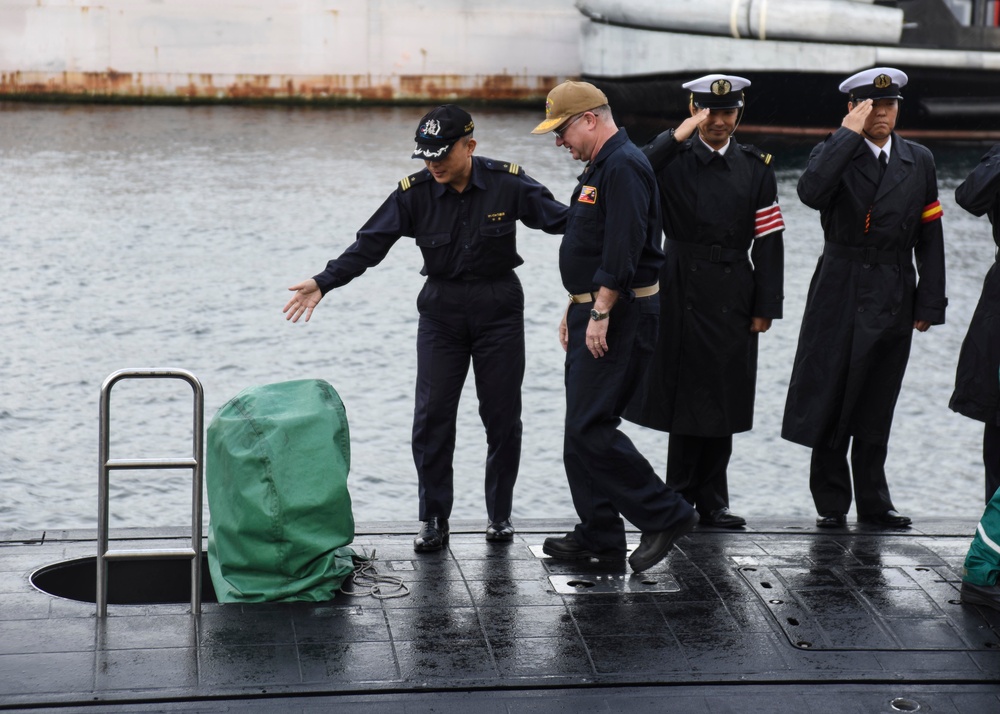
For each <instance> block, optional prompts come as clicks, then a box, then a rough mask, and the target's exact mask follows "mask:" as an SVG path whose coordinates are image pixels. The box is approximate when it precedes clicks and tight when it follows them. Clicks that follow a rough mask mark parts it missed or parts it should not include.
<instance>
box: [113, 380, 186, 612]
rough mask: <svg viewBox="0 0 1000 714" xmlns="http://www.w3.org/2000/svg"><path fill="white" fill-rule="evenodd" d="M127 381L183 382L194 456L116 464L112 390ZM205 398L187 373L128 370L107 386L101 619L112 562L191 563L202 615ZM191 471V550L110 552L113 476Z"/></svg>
mask: <svg viewBox="0 0 1000 714" xmlns="http://www.w3.org/2000/svg"><path fill="white" fill-rule="evenodd" d="M124 379H181V380H184V381H185V382H187V383H188V384H190V385H191V389H192V390H193V391H194V424H193V429H194V432H193V435H194V436H193V439H192V442H193V445H192V446H193V453H192V455H191V457H190V458H187V457H185V458H177V459H111V453H110V452H111V435H110V425H111V388H112V387H113V386H114V385H115V384H117V383H118V382H120V381H122V380H124ZM204 423H205V393H204V390H203V389H202V386H201V382H200V381H198V378H197V377H195V376H194V375H193V374H192V373H191V372H188V371H187V370H184V369H122V370H118V371H117V372H114V373H112V374H111V375H109V376H108V378H107V379H105V380H104V384H103V385H101V420H100V432H101V433H100V471H99V476H98V486H97V596H96V598H95V600H96V602H97V615H98V617H105V616H106V615H107V614H108V567H107V562H108V561H109V560H148V559H164V558H169V559H183V558H190V559H191V612H192V614H198V613H200V612H201V528H202V515H201V511H202V481H203V479H204V453H205V451H204ZM140 469H191V471H192V479H191V480H192V494H191V547H190V548H181V549H167V550H164V549H147V550H141V549H140V550H109V548H108V530H109V528H108V500H109V495H110V494H109V491H110V488H109V487H110V475H111V471H113V470H119V471H121V470H140Z"/></svg>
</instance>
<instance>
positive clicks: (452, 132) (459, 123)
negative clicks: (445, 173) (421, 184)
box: [413, 104, 476, 161]
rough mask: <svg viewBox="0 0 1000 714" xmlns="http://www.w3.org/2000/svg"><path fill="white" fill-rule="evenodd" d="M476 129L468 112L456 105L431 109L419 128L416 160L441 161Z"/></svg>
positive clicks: (443, 105)
mask: <svg viewBox="0 0 1000 714" xmlns="http://www.w3.org/2000/svg"><path fill="white" fill-rule="evenodd" d="M475 128H476V125H475V123H474V122H473V121H472V117H471V116H470V115H469V113H468V112H467V111H465V110H464V109H462V108H461V107H459V106H456V105H454V104H442V105H441V106H440V107H437V108H436V109H431V110H430V111H429V112H427V113H426V114H425V115H424V118H423V119H421V120H420V124H419V125H418V126H417V135H416V137H415V140H416V142H417V145H416V147H414V149H413V158H414V159H424V160H426V161H441V160H442V159H443V158H444V157H446V156H447V155H448V152H449V151H451V149H452V147H454V146H455V142H456V141H458V140H459V139H461V138H462V137H463V136H468V135H469V134H471V133H472V130H473V129H475Z"/></svg>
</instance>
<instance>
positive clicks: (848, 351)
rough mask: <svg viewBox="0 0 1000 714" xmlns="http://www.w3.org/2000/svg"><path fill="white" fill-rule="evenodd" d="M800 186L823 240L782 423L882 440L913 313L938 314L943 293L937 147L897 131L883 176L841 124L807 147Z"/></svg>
mask: <svg viewBox="0 0 1000 714" xmlns="http://www.w3.org/2000/svg"><path fill="white" fill-rule="evenodd" d="M798 194H799V198H800V199H801V200H802V202H803V203H804V204H806V205H807V206H809V207H811V208H816V209H818V210H819V211H820V218H821V221H822V224H823V233H824V237H825V239H826V243H825V246H824V250H823V255H822V256H820V258H819V262H818V263H817V265H816V271H815V273H813V277H812V282H811V284H810V285H809V293H808V296H807V298H806V307H805V313H804V315H803V316H802V327H801V331H800V333H799V342H798V348H797V350H796V353H795V362H794V365H793V367H792V376H791V380H790V382H789V385H788V397H787V399H786V402H785V413H784V420H783V422H782V430H781V435H782V437H784V438H785V439H788V440H789V441H793V442H796V443H799V444H803V445H805V446H818V445H824V444H825V445H828V446H832V445H834V444H837V443H842V440H843V439H844V438H846V437H847V436H854V437H857V438H859V439H861V440H863V441H866V442H869V443H872V444H880V445H885V444H887V443H888V440H889V430H890V428H891V426H892V415H893V410H894V409H895V406H896V399H897V397H898V396H899V388H900V385H901V384H902V381H903V373H904V371H905V369H906V362H907V360H908V359H909V355H910V343H911V340H912V337H913V323H914V321H915V320H926V321H928V322H930V323H931V324H933V325H939V324H943V323H944V313H945V307H946V306H947V304H948V300H947V298H946V297H945V284H944V241H943V237H942V229H941V209H940V204H939V203H938V194H937V176H936V172H935V169H934V158H933V156H931V153H930V151H928V150H927V149H926V148H924V147H923V146H920V145H919V144H915V143H913V142H911V141H906V140H905V139H902V138H901V137H899V136H898V135H896V134H893V135H892V147H891V152H890V158H889V165H888V168H887V170H886V173H885V178H884V179H882V181H881V183H880V182H879V164H878V160H877V159H876V158H875V156H874V154H873V153H872V150H871V149H870V147H869V146H868V145H867V144H866V143H865V141H864V139H863V138H862V136H861V135H860V134H858V133H856V132H853V131H851V130H850V129H847V128H845V127H841V128H840V129H838V130H837V131H836V132H834V133H833V134H831V135H830V136H828V137H827V139H826V141H824V142H823V143H821V144H819V145H818V146H816V147H815V148H814V149H813V151H812V153H811V154H810V156H809V165H808V166H807V168H806V170H805V172H804V173H803V174H802V176H801V177H800V179H799V184H798ZM914 256H915V257H916V264H917V267H916V270H914V265H913V257H914ZM918 273H919V278H920V281H919V284H918V282H917V275H918Z"/></svg>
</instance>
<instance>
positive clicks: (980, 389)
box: [948, 144, 1000, 425]
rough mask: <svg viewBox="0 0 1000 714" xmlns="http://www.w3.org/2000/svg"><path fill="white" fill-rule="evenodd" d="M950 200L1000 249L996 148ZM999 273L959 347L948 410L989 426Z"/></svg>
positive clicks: (999, 395) (996, 364) (996, 394)
mask: <svg viewBox="0 0 1000 714" xmlns="http://www.w3.org/2000/svg"><path fill="white" fill-rule="evenodd" d="M955 200H956V201H958V205H959V206H961V207H962V208H964V209H965V210H966V211H968V212H969V213H971V214H973V215H976V216H981V215H983V214H984V213H985V214H987V215H988V216H989V219H990V223H991V224H992V225H993V242H994V243H995V244H996V245H997V246H1000V220H998V215H1000V144H997V145H996V146H994V147H993V148H992V149H990V150H989V151H988V152H987V153H986V155H985V156H984V157H983V159H982V161H981V162H980V163H979V165H978V166H977V167H976V168H975V169H973V171H972V173H971V174H969V177H968V178H967V179H965V181H964V182H963V183H962V185H961V186H959V187H958V188H957V189H955ZM995 255H996V253H994V256H995ZM998 371H1000V271H998V269H997V263H996V261H995V260H994V262H993V263H992V264H991V265H990V269H989V271H987V273H986V281H985V282H984V283H983V293H982V295H981V296H980V297H979V304H977V305H976V311H975V313H973V315H972V321H971V322H970V323H969V331H968V333H966V335H965V340H964V341H963V342H962V350H961V352H960V353H959V357H958V369H957V370H956V372H955V391H954V392H953V393H952V395H951V402H950V403H949V404H948V406H949V407H951V408H952V409H953V410H954V411H956V412H958V413H959V414H964V415H965V416H967V417H971V418H972V419H977V420H979V421H982V422H988V423H990V424H994V425H996V424H1000V376H998Z"/></svg>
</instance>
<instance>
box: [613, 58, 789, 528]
mask: <svg viewBox="0 0 1000 714" xmlns="http://www.w3.org/2000/svg"><path fill="white" fill-rule="evenodd" d="M749 84H750V82H749V81H748V80H746V79H744V78H743V77H735V76H728V75H721V74H712V75H708V76H706V77H701V78H699V79H696V80H693V81H691V82H687V83H685V84H684V85H683V86H684V88H685V89H688V90H690V91H691V100H690V112H691V116H690V117H689V118H688V119H686V120H685V121H684V122H682V123H681V125H680V126H679V127H677V129H676V130H673V129H672V130H670V131H668V132H664V133H663V134H661V135H660V136H658V137H657V138H656V139H654V140H653V141H652V142H651V143H650V144H648V145H647V146H646V147H644V149H643V150H644V152H645V153H646V156H647V157H648V158H649V159H650V163H651V164H652V166H653V169H654V170H655V171H656V172H657V174H656V175H657V184H658V185H659V191H660V203H661V206H662V212H663V230H664V234H665V236H666V240H665V241H664V252H665V254H666V260H665V262H664V264H663V267H662V269H661V271H660V285H661V293H660V294H661V301H660V336H659V340H658V342H657V347H656V353H655V355H654V356H653V359H652V362H651V366H650V367H649V369H648V371H647V373H646V383H645V386H644V387H643V388H642V389H640V390H638V392H637V394H636V396H635V397H634V398H633V402H632V404H631V405H630V406H629V409H628V411H627V412H626V413H625V417H626V418H627V419H629V420H630V421H634V422H636V423H638V424H642V425H643V426H647V427H651V428H653V429H659V430H661V431H668V432H670V439H669V451H668V455H667V485H669V486H670V487H671V488H673V489H675V490H676V491H679V492H680V493H681V494H682V495H683V496H684V497H685V498H686V499H687V500H688V501H689V502H690V503H692V504H694V506H695V508H696V509H697V510H698V513H699V515H700V522H701V523H702V524H703V525H711V526H718V527H724V528H739V527H741V526H743V525H745V524H746V520H745V519H744V518H743V517H741V516H738V515H736V514H735V513H732V512H731V511H730V510H729V488H728V482H727V468H728V465H729V459H730V456H731V455H732V450H733V434H735V433H739V432H743V431H748V430H749V429H750V428H751V427H752V426H753V408H754V393H755V389H756V383H757V341H758V336H759V334H760V333H762V332H766V331H767V330H768V328H769V327H770V326H771V321H772V320H773V319H777V318H780V317H781V309H782V299H783V294H782V282H783V276H784V249H783V240H782V234H783V231H784V227H785V226H784V222H783V220H782V217H781V209H780V208H779V206H778V199H777V181H776V179H775V176H774V169H773V168H772V166H771V155H770V154H765V153H764V152H762V151H760V150H759V149H757V148H755V147H753V146H749V145H746V144H738V143H737V142H736V141H735V139H733V138H732V134H733V132H734V131H735V129H736V125H737V123H738V120H739V118H740V115H741V112H742V107H743V90H744V89H745V88H746V87H747V86H749ZM751 258H752V260H751Z"/></svg>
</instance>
